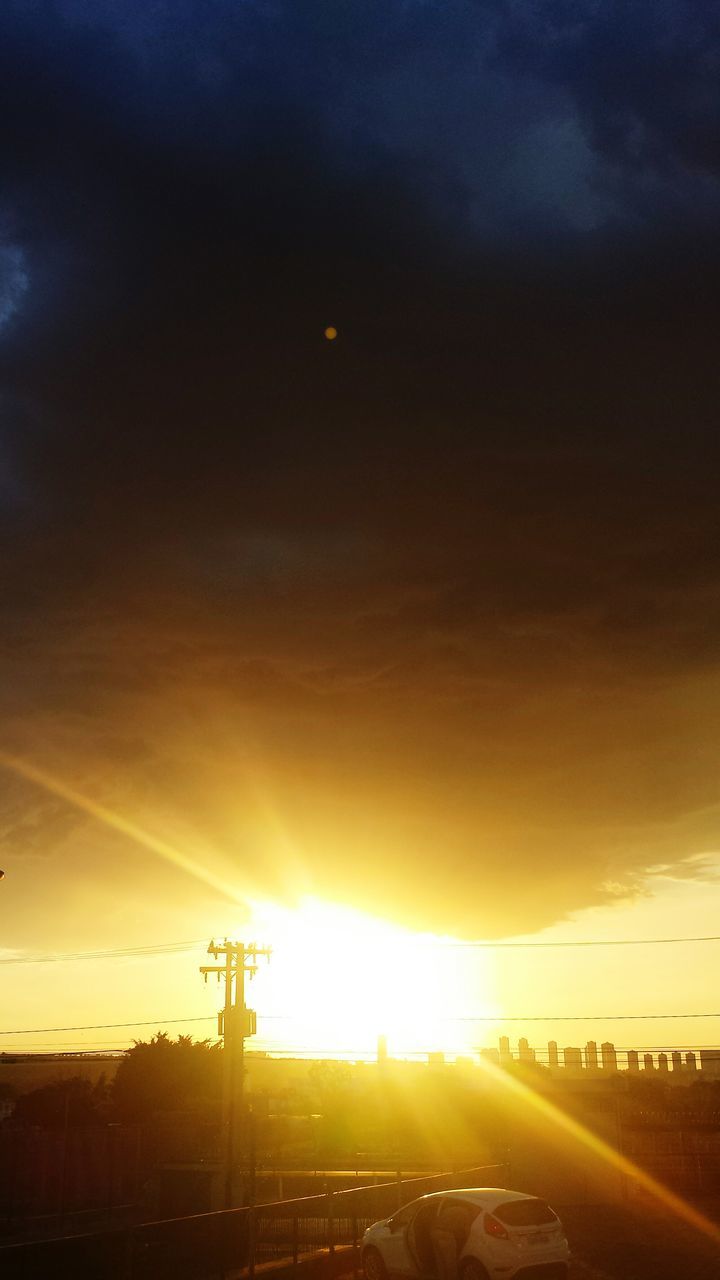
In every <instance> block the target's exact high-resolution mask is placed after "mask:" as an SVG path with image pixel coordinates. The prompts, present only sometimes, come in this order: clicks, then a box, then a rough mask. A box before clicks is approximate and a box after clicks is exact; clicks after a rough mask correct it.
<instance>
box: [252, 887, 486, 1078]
mask: <svg viewBox="0 0 720 1280" xmlns="http://www.w3.org/2000/svg"><path fill="white" fill-rule="evenodd" d="M253 933H254V937H256V940H257V942H258V943H269V944H270V945H271V946H272V948H273V954H272V958H271V960H270V964H269V965H268V966H265V965H264V964H263V966H262V968H261V970H260V971H259V973H258V975H257V978H256V979H255V981H254V982H253V983H252V985H251V986H250V987H249V988H248V992H247V1002H248V1004H249V1005H251V1006H252V1007H255V1008H256V1009H257V1010H258V1036H257V1039H256V1040H254V1041H253V1042H252V1047H253V1048H254V1049H266V1050H269V1051H273V1050H276V1051H281V1050H282V1051H284V1052H296V1053H309V1054H317V1055H327V1056H337V1057H340V1056H344V1057H347V1058H356V1057H357V1058H359V1057H374V1055H375V1053H376V1051H377V1041H378V1036H380V1035H384V1036H385V1037H386V1038H387V1047H388V1052H389V1054H390V1055H392V1056H396V1057H402V1056H404V1055H414V1054H418V1053H428V1052H433V1051H442V1052H445V1053H447V1054H450V1055H452V1054H468V1053H472V1052H473V1051H474V1050H476V1048H477V1046H478V1044H479V1043H482V1040H483V1038H484V1033H483V1032H482V1029H481V1027H480V1026H479V1025H478V1023H477V1022H473V1021H472V1019H473V1018H478V1017H483V1018H488V1017H493V1018H494V1017H496V1016H497V1013H498V1011H497V1008H496V1006H495V1005H494V1004H493V1002H492V1000H491V998H490V994H489V993H490V988H491V986H492V982H491V977H492V975H491V972H490V970H491V966H492V963H493V961H492V957H491V955H489V954H488V953H481V952H476V953H474V956H473V965H472V973H471V974H470V975H469V974H468V965H467V953H466V952H464V951H463V950H462V949H460V948H458V947H456V946H453V940H452V939H448V938H439V937H436V936H435V935H433V934H417V933H411V932H410V931H407V930H402V929H399V928H396V927H395V926H393V925H391V924H389V923H387V922H386V921H381V920H377V919H374V918H373V917H372V916H368V915H364V914H362V913H361V912H358V911H353V910H351V909H350V908H347V907H340V906H335V905H332V904H330V903H325V902H320V901H318V900H316V899H313V898H305V899H303V900H302V902H301V903H300V905H299V907H298V908H297V909H296V910H288V909H287V908H283V907H280V906H277V905H276V904H273V903H267V902H265V903H255V904H253Z"/></svg>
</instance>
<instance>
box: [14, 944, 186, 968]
mask: <svg viewBox="0 0 720 1280" xmlns="http://www.w3.org/2000/svg"><path fill="white" fill-rule="evenodd" d="M205 946H206V943H205V940H204V939H198V938H195V939H191V940H190V941H186V942H163V943H158V944H156V945H155V946H144V947H106V948H103V949H101V950H97V951H59V952H51V953H48V954H37V955H29V956H2V957H0V964H2V965H5V964H60V963H65V962H67V961H74V960H119V959H124V958H125V957H132V956H165V955H177V954H178V953H179V952H182V951H197V950H198V949H199V948H201V947H202V948H204V947H205Z"/></svg>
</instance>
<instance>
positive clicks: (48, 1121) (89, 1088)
mask: <svg viewBox="0 0 720 1280" xmlns="http://www.w3.org/2000/svg"><path fill="white" fill-rule="evenodd" d="M107 1104H108V1089H107V1085H106V1083H105V1078H104V1076H103V1077H101V1078H100V1080H98V1081H97V1083H96V1084H93V1083H92V1081H90V1080H84V1079H83V1078H82V1077H81V1076H73V1078H72V1079H70V1080H53V1081H51V1083H50V1084H45V1085H42V1087H41V1088H40V1089H33V1090H32V1091H31V1092H30V1093H24V1094H21V1096H20V1097H19V1098H18V1100H17V1102H16V1103H15V1108H14V1111H13V1113H12V1117H11V1118H12V1122H13V1123H14V1124H20V1125H33V1126H37V1127H38V1128H41V1129H62V1128H63V1126H64V1125H65V1123H67V1124H68V1126H69V1127H70V1128H71V1129H79V1128H87V1127H89V1126H90V1125H97V1124H105V1123H106V1120H107Z"/></svg>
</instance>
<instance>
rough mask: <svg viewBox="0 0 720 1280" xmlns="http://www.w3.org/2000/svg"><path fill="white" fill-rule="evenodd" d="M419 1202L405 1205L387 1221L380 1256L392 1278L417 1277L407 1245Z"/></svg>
mask: <svg viewBox="0 0 720 1280" xmlns="http://www.w3.org/2000/svg"><path fill="white" fill-rule="evenodd" d="M421 1203H422V1202H421V1201H417V1200H416V1201H414V1202H413V1203H412V1204H406V1205H405V1207H404V1208H403V1209H398V1211H397V1213H395V1214H393V1216H392V1218H389V1219H388V1223H387V1231H388V1234H387V1236H386V1237H385V1239H384V1240H383V1247H382V1255H383V1260H384V1262H385V1266H386V1267H387V1269H388V1272H389V1273H390V1274H391V1275H394V1276H414V1277H417V1275H418V1269H417V1267H416V1265H415V1259H414V1258H413V1255H412V1252H411V1250H410V1248H409V1245H408V1232H409V1230H410V1227H411V1225H412V1223H413V1221H414V1218H415V1215H416V1214H417V1212H418V1209H419V1208H420V1205H421Z"/></svg>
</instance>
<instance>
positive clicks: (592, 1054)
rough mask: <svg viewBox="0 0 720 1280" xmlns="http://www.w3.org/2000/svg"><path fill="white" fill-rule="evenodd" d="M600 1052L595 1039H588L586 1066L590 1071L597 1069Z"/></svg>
mask: <svg viewBox="0 0 720 1280" xmlns="http://www.w3.org/2000/svg"><path fill="white" fill-rule="evenodd" d="M597 1064H598V1052H597V1044H596V1043H595V1041H594V1040H588V1042H587V1044H586V1045H585V1066H586V1067H587V1069H588V1071H597Z"/></svg>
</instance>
